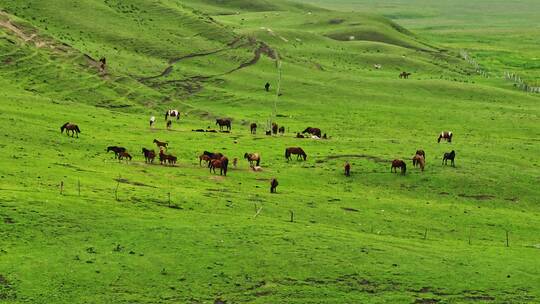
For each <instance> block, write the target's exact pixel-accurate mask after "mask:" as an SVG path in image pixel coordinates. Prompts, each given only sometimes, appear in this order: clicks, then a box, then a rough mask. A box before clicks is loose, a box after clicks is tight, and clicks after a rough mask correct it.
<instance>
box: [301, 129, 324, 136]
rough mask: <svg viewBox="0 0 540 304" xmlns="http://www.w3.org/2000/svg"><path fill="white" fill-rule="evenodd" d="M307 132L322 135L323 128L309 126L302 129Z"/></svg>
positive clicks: (303, 132)
mask: <svg viewBox="0 0 540 304" xmlns="http://www.w3.org/2000/svg"><path fill="white" fill-rule="evenodd" d="M306 133H309V134H311V135H315V136H317V137H321V129H319V128H312V127H307V128H306V129H305V130H304V131H302V134H306Z"/></svg>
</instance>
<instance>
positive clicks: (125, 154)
mask: <svg viewBox="0 0 540 304" xmlns="http://www.w3.org/2000/svg"><path fill="white" fill-rule="evenodd" d="M124 158H125V159H126V162H127V161H128V159H129V160H131V159H132V157H131V155H130V154H129V153H128V152H126V151H124V152H120V153H118V161H122V159H124Z"/></svg>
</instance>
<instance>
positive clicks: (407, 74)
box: [399, 72, 411, 79]
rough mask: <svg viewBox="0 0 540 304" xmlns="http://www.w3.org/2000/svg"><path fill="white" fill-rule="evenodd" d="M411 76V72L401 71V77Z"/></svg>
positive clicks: (407, 77)
mask: <svg viewBox="0 0 540 304" xmlns="http://www.w3.org/2000/svg"><path fill="white" fill-rule="evenodd" d="M409 76H411V73H407V72H401V74H399V78H403V79H409Z"/></svg>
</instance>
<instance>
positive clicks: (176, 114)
mask: <svg viewBox="0 0 540 304" xmlns="http://www.w3.org/2000/svg"><path fill="white" fill-rule="evenodd" d="M169 116H170V117H176V120H179V119H180V112H178V110H167V112H165V120H168V119H169Z"/></svg>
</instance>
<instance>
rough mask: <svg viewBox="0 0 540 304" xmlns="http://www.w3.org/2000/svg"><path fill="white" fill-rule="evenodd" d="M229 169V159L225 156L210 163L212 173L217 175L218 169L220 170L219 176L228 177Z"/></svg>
mask: <svg viewBox="0 0 540 304" xmlns="http://www.w3.org/2000/svg"><path fill="white" fill-rule="evenodd" d="M227 167H229V159H228V158H227V157H225V156H223V157H221V158H220V159H213V160H212V161H210V172H212V171H213V172H214V173H216V168H219V175H225V176H227Z"/></svg>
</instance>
